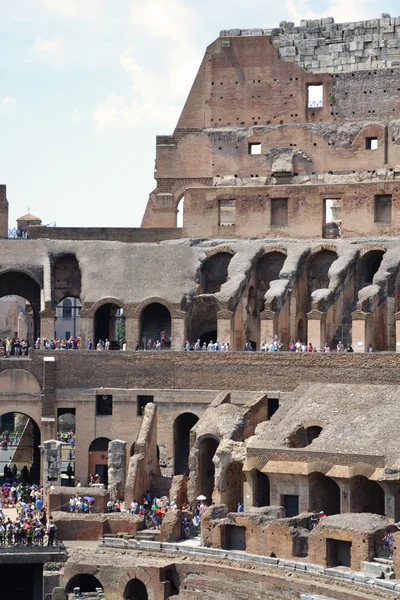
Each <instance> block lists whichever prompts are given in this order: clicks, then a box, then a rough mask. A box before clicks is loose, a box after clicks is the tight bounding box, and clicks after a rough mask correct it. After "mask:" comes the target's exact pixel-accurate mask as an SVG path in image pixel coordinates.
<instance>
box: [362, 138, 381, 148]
mask: <svg viewBox="0 0 400 600" xmlns="http://www.w3.org/2000/svg"><path fill="white" fill-rule="evenodd" d="M365 149H366V150H378V138H376V137H367V138H365Z"/></svg>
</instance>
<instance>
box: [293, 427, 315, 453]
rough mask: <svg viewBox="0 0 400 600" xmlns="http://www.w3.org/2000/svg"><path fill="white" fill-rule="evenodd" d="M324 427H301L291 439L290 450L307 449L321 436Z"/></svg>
mask: <svg viewBox="0 0 400 600" xmlns="http://www.w3.org/2000/svg"><path fill="white" fill-rule="evenodd" d="M321 431H322V427H320V426H319V425H311V426H310V427H303V426H301V427H299V428H298V429H296V431H294V432H293V433H292V435H291V436H290V437H289V447H290V448H306V447H307V446H309V445H310V444H312V442H313V441H314V440H315V439H316V438H317V437H318V436H319V435H320V433H321Z"/></svg>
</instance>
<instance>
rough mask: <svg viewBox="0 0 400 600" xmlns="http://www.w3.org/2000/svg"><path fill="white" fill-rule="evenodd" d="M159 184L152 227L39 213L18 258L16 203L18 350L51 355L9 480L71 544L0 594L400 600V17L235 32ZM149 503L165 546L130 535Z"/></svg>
mask: <svg viewBox="0 0 400 600" xmlns="http://www.w3.org/2000/svg"><path fill="white" fill-rule="evenodd" d="M155 178H156V187H155V189H154V190H153V191H152V192H151V193H150V195H149V200H148V203H147V207H146V210H145V213H144V216H143V221H142V226H141V227H140V228H107V227H105V228H91V229H89V228H88V229H86V228H62V227H46V226H43V225H42V224H41V221H40V219H39V218H36V217H34V216H33V215H29V214H28V215H25V216H24V217H21V219H19V220H18V226H17V230H16V231H15V232H14V237H13V238H10V236H9V229H8V227H9V225H8V201H7V194H6V187H5V186H1V188H0V238H1V239H0V249H1V253H0V256H1V259H0V297H1V298H2V300H1V307H2V308H1V312H2V314H3V316H1V315H0V337H1V338H3V339H4V338H8V337H11V338H18V337H23V336H24V337H26V339H27V340H28V341H29V345H30V347H29V351H27V352H26V353H22V355H18V354H17V355H16V354H15V352H14V345H13V350H12V351H11V352H9V351H8V350H7V345H5V346H4V347H2V348H1V350H0V352H1V358H0V397H1V403H2V405H1V414H2V415H3V417H2V422H1V426H2V428H4V427H5V423H8V421H4V420H3V418H4V416H5V415H10V414H11V415H15V414H16V413H18V414H20V415H21V414H22V415H25V419H22V420H21V419H20V418H19V419H17V418H16V417H15V418H14V420H13V421H12V422H11V423H12V424H11V425H9V426H8V427H9V428H13V427H14V428H15V429H17V424H18V427H20V429H21V435H20V441H19V444H18V445H17V447H16V449H15V451H14V454H13V455H12V458H11V459H10V465H11V464H14V463H15V462H16V463H17V464H18V467H19V465H21V466H22V465H24V464H26V465H27V466H28V467H29V468H30V470H31V476H32V477H33V478H34V479H36V480H40V481H42V482H43V484H44V486H45V489H46V505H47V508H48V511H49V513H50V514H51V515H52V516H53V518H54V521H55V523H56V526H57V529H58V537H59V539H60V542H61V543H60V544H58V545H57V546H56V547H37V548H36V547H34V548H33V547H28V546H26V547H25V546H24V547H15V548H7V547H6V548H4V547H3V546H1V545H0V573H2V574H3V577H2V581H3V582H4V581H5V582H6V581H7V578H8V575H9V574H10V572H13V573H14V572H15V573H16V574H17V573H18V565H21V564H24V568H25V570H26V579H25V580H24V581H21V586H22V587H21V590H19V593H20V594H21V596H20V597H21V598H23V599H24V600H31V599H32V600H42V599H43V600H66V599H67V598H84V597H88V598H89V597H91V598H105V599H107V600H114V599H115V600H116V599H120V598H123V599H125V600H167V599H169V598H172V597H173V596H174V597H176V598H177V599H181V600H197V599H198V600H200V599H201V600H208V599H213V600H250V599H251V600H264V599H265V600H267V599H268V600H367V599H372V598H374V599H375V598H376V599H384V600H392V599H395V598H400V441H399V437H398V430H397V421H396V419H397V417H396V410H397V409H396V406H397V405H398V401H397V394H398V393H399V389H400V387H399V386H400V375H399V372H400V354H399V353H400V252H399V251H400V241H399V240H400V237H399V235H400V17H399V18H393V17H391V16H390V15H388V14H383V15H382V17H381V18H377V19H372V20H369V21H363V22H356V23H345V24H336V23H335V22H334V20H333V19H332V18H330V17H328V18H322V19H318V20H312V21H301V22H300V25H299V26H296V25H295V24H294V23H290V22H282V23H280V25H279V27H277V28H275V29H268V30H267V29H254V30H253V29H251V30H241V29H234V30H226V31H221V33H220V36H219V37H218V39H217V40H216V41H215V42H213V43H212V44H211V45H210V46H209V47H208V48H207V49H206V52H205V55H204V58H203V61H202V63H201V66H200V68H199V71H198V74H197V76H196V78H195V81H194V83H193V86H192V88H191V91H190V94H189V96H188V99H187V101H186V104H185V106H184V107H183V110H182V113H181V116H180V118H179V120H178V123H177V125H176V128H175V130H174V132H173V134H172V135H160V136H158V137H157V140H156V171H155ZM397 206H399V214H397ZM178 213H181V214H182V213H183V224H182V226H179V227H178V222H177V215H178ZM21 299H23V300H22V302H21ZM13 311H14V312H13ZM24 311H26V315H25V317H24ZM14 313H15V314H14ZM61 327H64V329H61ZM61 331H62V333H61ZM21 332H24V333H21ZM64 336H65V337H66V338H71V339H73V340H78V339H79V343H78V342H75V341H74V346H73V347H72V349H71V350H69V351H59V350H62V349H63V346H60V343H61V342H60V339H61V338H63V337H64ZM104 344H105V345H104ZM78 346H79V347H78ZM103 349H105V350H109V351H101V350H103ZM97 350H100V351H97ZM9 354H11V355H9ZM399 424H400V421H399ZM66 429H71V430H73V431H74V432H75V435H76V446H75V448H72V447H71V448H70V445H69V444H64V443H61V442H60V441H59V440H60V433H62V432H63V431H64V430H66ZM396 440H397V442H396ZM396 444H399V446H398V447H397V446H396ZM68 449H69V451H68ZM68 452H69V453H68ZM2 464H3V463H2ZM67 465H68V467H67ZM71 465H72V466H73V473H72V475H71V471H70V472H68V468H71ZM3 467H4V464H3ZM94 474H95V475H96V476H98V479H99V480H100V481H99V482H97V483H95V484H94V485H90V484H91V483H93V480H92V477H93V475H94ZM65 484H67V485H65ZM68 484H69V485H68ZM89 485H90V487H89ZM147 491H149V494H150V498H152V497H157V498H161V497H168V499H169V501H170V502H171V503H173V505H174V506H175V508H176V509H175V510H169V511H167V512H166V513H165V515H164V518H163V521H162V524H161V525H160V528H159V529H154V528H150V527H149V526H148V523H147V521H146V519H145V518H144V517H143V516H140V515H137V514H131V510H130V507H131V505H132V503H134V502H135V501H136V500H138V501H139V502H141V499H142V498H143V497H144V495H145V494H146V493H147ZM75 494H77V495H82V496H83V494H85V496H86V497H90V498H92V499H94V506H95V511H94V512H92V513H90V514H85V513H79V512H74V513H73V512H70V508H69V500H70V498H71V497H72V496H73V495H75ZM202 498H203V500H201V499H202ZM114 501H115V502H121V503H122V504H121V506H122V509H121V512H109V511H108V507H109V506H110V503H113V502H114ZM198 501H201V507H203V509H204V510H203V511H202V512H201V518H200V525H199V528H198V531H196V532H195V533H196V535H191V534H190V535H189V536H184V535H183V533H185V519H188V518H189V519H192V517H193V516H194V512H195V507H196V504H197V503H198ZM188 505H189V506H190V507H191V509H192V512H191V511H190V510H185V509H182V507H187V506H188ZM397 523H399V525H397ZM186 537H188V538H189V539H184V540H183V538H186ZM16 579H17V580H18V577H13V588H12V590H9V591H8V592H7V589H8V588H7V583H4V585H5V586H6V589H5V590H3V591H4V593H5V594H6V595H5V598H13V599H14V600H15V599H16V598H17V596H16V595H14V596H12V593H14V594H17V593H18V589H16V587H15V586H16V585H17V587H18V581H17V583H16ZM22 579H24V578H22ZM27 582H28V583H29V586H28V588H29V591H26V588H25V587H23V586H24V585H25V586H26V585H27ZM24 590H25V591H24ZM7 593H8V594H9V595H7ZM24 594H25V595H24Z"/></svg>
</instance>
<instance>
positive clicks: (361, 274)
mask: <svg viewBox="0 0 400 600" xmlns="http://www.w3.org/2000/svg"><path fill="white" fill-rule="evenodd" d="M385 252H386V249H383V248H378V247H374V248H369V249H364V250H363V251H362V252H361V253H360V260H359V262H358V282H357V283H358V291H360V290H361V289H362V288H364V287H366V286H368V285H371V284H372V282H373V278H374V276H375V274H376V273H377V272H378V270H379V267H380V266H381V262H382V259H383V255H384V254H385Z"/></svg>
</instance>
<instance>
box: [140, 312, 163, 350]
mask: <svg viewBox="0 0 400 600" xmlns="http://www.w3.org/2000/svg"><path fill="white" fill-rule="evenodd" d="M170 340H171V313H170V312H169V310H168V308H167V307H166V306H164V305H163V304H160V303H159V302H154V303H153V304H149V305H148V306H146V308H145V309H144V310H143V312H142V319H141V333H140V341H141V345H142V347H143V348H147V349H148V350H153V349H155V344H156V343H157V341H159V342H160V344H161V348H163V349H166V348H170V347H171V341H170Z"/></svg>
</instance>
